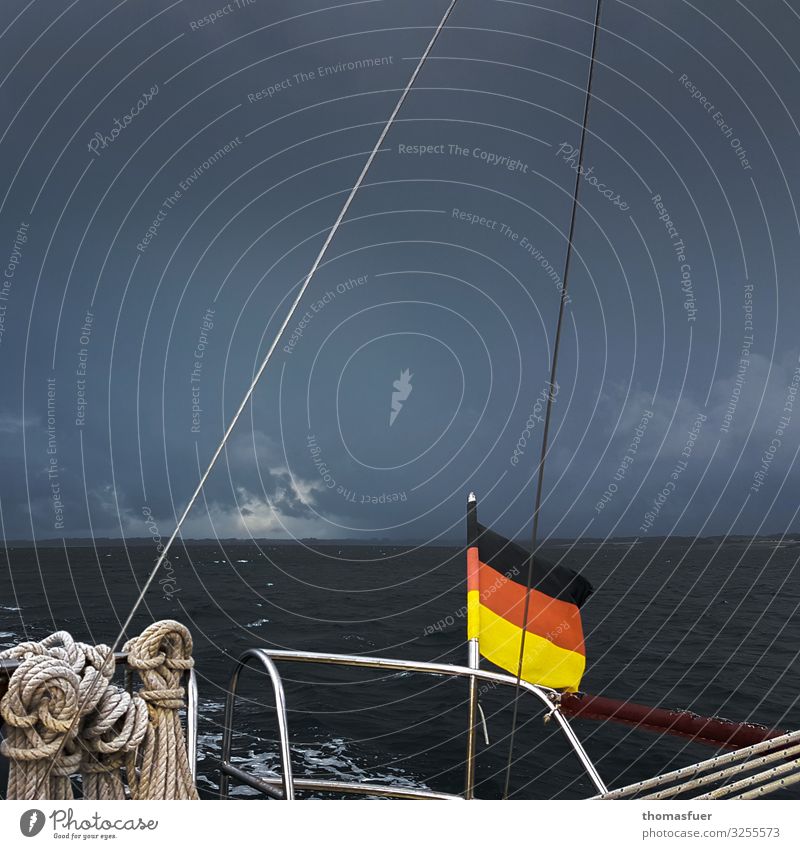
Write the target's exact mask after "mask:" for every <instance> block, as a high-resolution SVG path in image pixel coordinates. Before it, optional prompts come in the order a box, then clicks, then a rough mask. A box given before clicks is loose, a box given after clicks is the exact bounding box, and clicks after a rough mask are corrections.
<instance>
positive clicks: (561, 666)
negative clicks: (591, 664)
mask: <svg viewBox="0 0 800 849" xmlns="http://www.w3.org/2000/svg"><path fill="white" fill-rule="evenodd" d="M530 559H531V555H530V553H529V552H528V551H526V550H525V549H524V548H522V546H519V545H517V544H516V543H515V542H512V541H511V540H508V539H506V538H505V537H502V536H500V535H499V534H496V533H494V532H493V531H490V530H488V529H487V528H485V527H483V525H480V524H478V515H477V501H476V500H475V496H474V495H470V500H469V502H468V504H467V639H469V640H478V645H479V648H480V653H481V654H482V655H483V656H484V657H485V658H486V659H487V660H488V661H490V662H491V663H494V664H495V665H496V666H499V667H501V668H502V669H505V670H506V671H508V672H510V673H512V674H513V675H516V674H517V673H518V671H519V661H520V645H521V643H522V634H523V629H524V630H525V632H526V634H525V646H524V654H523V658H522V678H523V680H525V681H529V682H530V683H532V684H541V685H542V686H544V687H552V688H553V689H557V690H567V691H570V692H574V691H576V690H577V689H578V686H579V685H580V681H581V676H582V675H583V671H584V669H585V667H586V650H585V648H584V644H583V627H582V625H581V614H580V610H579V608H580V606H581V605H582V604H583V602H584V601H586V599H587V598H588V597H589V595H590V594H591V592H592V585H591V584H590V583H589V582H588V581H587V580H586V579H585V578H582V577H581V576H580V575H579V574H578V573H577V572H574V571H572V569H567V568H565V567H563V566H555V565H553V564H552V563H549V562H547V561H546V560H543V559H542V558H539V557H535V558H534V559H533V576H532V581H531V589H528V588H527V581H528V569H529V567H530ZM526 596H529V601H528V610H527V617H526V611H525V599H526Z"/></svg>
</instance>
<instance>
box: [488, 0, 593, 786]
mask: <svg viewBox="0 0 800 849" xmlns="http://www.w3.org/2000/svg"><path fill="white" fill-rule="evenodd" d="M601 5H602V0H597V3H596V6H595V12H594V27H593V30H592V49H591V53H590V57H589V71H588V74H587V80H586V97H585V99H584V102H583V122H582V124H581V140H580V146H579V150H580V153H579V154H578V170H577V171H576V173H575V188H574V190H573V193H572V213H571V215H570V221H569V233H568V235H567V253H566V257H565V258H564V277H563V280H564V286H563V288H562V290H561V299H560V303H559V307H558V320H557V322H556V335H555V339H554V341H553V359H552V363H551V365H550V388H549V392H548V393H547V405H546V407H545V414H544V427H543V428H542V453H541V456H540V458H539V469H538V479H537V481H536V498H535V502H534V508H533V528H532V530H531V553H530V557H529V558H528V580H527V583H526V587H527V592H526V593H525V608H524V611H523V614H522V636H521V639H520V646H519V665H518V667H517V681H516V686H515V688H514V712H513V715H512V719H511V734H510V738H509V743H508V763H507V764H506V771H505V772H506V775H505V784H504V787H503V798H504V799H507V798H508V791H509V785H510V783H511V767H512V765H513V763H514V740H515V736H516V732H517V719H518V710H519V696H520V692H519V691H520V682H521V681H522V660H523V657H524V653H525V636H526V634H527V627H528V613H529V607H530V598H531V583H532V582H533V562H534V553H535V551H536V545H537V542H538V538H539V513H540V512H541V509H542V485H543V482H544V464H545V460H546V459H547V441H548V436H549V434H550V418H551V414H552V411H553V398H554V391H555V387H556V374H557V369H558V349H559V345H560V343H561V328H562V325H563V323H564V305H565V304H566V298H567V287H568V285H569V269H570V264H571V260H572V249H573V244H572V239H573V236H574V235H575V220H576V218H577V212H578V195H579V193H580V182H581V173H582V171H583V152H584V148H585V146H586V130H587V127H588V124H589V105H590V103H591V100H592V81H593V79H594V60H595V55H596V52H597V33H598V31H599V29H600V7H601Z"/></svg>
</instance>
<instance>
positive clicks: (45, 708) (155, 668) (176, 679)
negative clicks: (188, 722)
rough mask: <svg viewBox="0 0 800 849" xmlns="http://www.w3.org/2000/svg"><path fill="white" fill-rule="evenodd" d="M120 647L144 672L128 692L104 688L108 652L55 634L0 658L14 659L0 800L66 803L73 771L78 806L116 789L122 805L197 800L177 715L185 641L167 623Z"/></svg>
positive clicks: (109, 673) (181, 631) (186, 665)
mask: <svg viewBox="0 0 800 849" xmlns="http://www.w3.org/2000/svg"><path fill="white" fill-rule="evenodd" d="M129 645H130V646H131V647H132V650H133V654H134V662H135V663H138V664H139V665H138V666H135V668H136V669H137V670H141V669H142V668H143V667H145V666H149V667H150V668H151V670H152V671H151V674H150V675H149V677H145V676H144V675H143V673H142V672H141V671H140V672H139V674H140V676H141V677H142V680H143V681H144V683H145V687H146V689H145V690H143V691H141V692H140V693H139V694H135V695H131V694H130V693H128V692H127V691H126V690H125V689H123V688H121V687H119V686H117V685H115V684H113V683H112V680H111V679H112V678H113V676H114V671H115V664H114V658H113V656H110V655H111V649H110V647H109V646H106V645H98V646H92V645H87V644H85V643H78V642H75V641H74V640H73V639H72V637H71V636H70V635H69V634H68V633H67V632H65V631H57V632H56V633H54V634H51V635H50V636H48V637H46V638H45V639H43V640H41V641H40V642H25V643H21V644H20V645H18V646H15V647H14V648H11V649H8V650H7V651H4V652H0V660H18V661H20V662H19V665H18V667H17V668H16V670H15V671H14V673H13V675H12V676H11V678H10V680H9V684H8V691H7V692H6V694H5V695H4V696H3V698H2V700H0V715H2V718H3V721H4V723H5V732H4V739H3V741H2V743H0V754H2V755H4V756H5V757H7V758H8V759H9V761H10V767H9V779H8V790H7V798H9V799H72V798H73V787H72V778H73V777H74V776H76V775H78V774H80V775H81V778H82V785H83V787H82V790H83V796H84V798H87V799H125V798H126V786H127V787H128V790H129V795H130V797H131V798H148V799H157V798H171V799H176V798H183V799H189V798H197V792H196V790H195V788H194V784H193V782H192V781H191V773H190V771H189V765H188V758H187V754H186V743H185V740H184V737H183V732H182V728H181V724H180V717H179V715H178V710H179V709H180V708H181V707H183V688H182V687H181V686H180V676H181V673H182V671H185V670H188V669H190V668H191V667H192V659H191V651H192V639H191V636H190V635H189V632H188V631H187V629H186V628H185V627H184V626H183V625H181V624H180V623H179V622H173V621H169V620H168V621H164V622H158V623H155V624H154V625H151V626H150V627H149V628H147V629H146V630H145V631H144V633H143V634H142V635H141V637H137V638H135V639H133V640H131V641H130V642H129ZM165 730H166V733H164V732H165ZM167 747H170V751H166V748H167ZM140 758H141V764H142V765H141V766H137V764H138V761H139V759H140ZM151 764H156V765H157V768H156V771H155V775H156V780H154V774H153V770H152V768H151ZM140 773H141V774H142V775H144V777H145V781H144V782H142V779H141V775H140ZM187 775H188V776H189V780H188V781H187V780H186V776H187ZM162 792H163V793H165V794H167V795H163V796H162V795H159V793H162Z"/></svg>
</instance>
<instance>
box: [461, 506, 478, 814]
mask: <svg viewBox="0 0 800 849" xmlns="http://www.w3.org/2000/svg"><path fill="white" fill-rule="evenodd" d="M477 510H478V499H477V498H476V497H475V493H474V492H470V494H469V497H468V498H467V548H468V549H469V548H472V547H473V546H475V545H477V542H478V540H477V536H478V533H477V531H478V517H477ZM470 568H471V567H470V560H469V555H467V593H469V589H470V581H469V578H470ZM467 616H468V617H469V613H468V614H467ZM468 622H469V619H468ZM480 663H481V654H480V646H479V644H478V638H477V637H472V638H471V639H469V640H467V666H468V667H469V668H470V669H479V668H480ZM477 722H478V679H477V678H475V677H474V676H473V677H470V679H469V717H468V719H467V775H466V781H465V787H464V798H465V799H474V798H475V726H476V725H477Z"/></svg>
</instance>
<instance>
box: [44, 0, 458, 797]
mask: <svg viewBox="0 0 800 849" xmlns="http://www.w3.org/2000/svg"><path fill="white" fill-rule="evenodd" d="M457 2H458V0H450V4H449V6H448V7H447V10H446V11H445V13H444V15H443V16H442V19H441V20H440V21H439V24H438V26H437V27H436V29H435V30H434V32H433V35H432V36H431V39H430V41H429V42H428V46H427V47H426V48H425V50H424V51H423V53H422V55H421V56H420V58H419V61H418V62H417V66H416V68H415V69H414V73H412V74H411V77H410V78H409V80H408V82H407V83H406V86H405V88H404V89H403V92H402V94H401V95H400V97H399V98H398V100H397V104H396V105H395V107H394V109H393V110H392V113H391V115H390V116H389V119H388V120H387V122H386V124H385V125H384V127H383V130H382V131H381V134H380V135H379V136H378V140H377V141H376V142H375V146H374V147H373V148H372V152H371V153H370V155H369V157H368V158H367V161H366V163H365V164H364V167H363V168H362V169H361V173H360V174H359V175H358V179H357V180H356V182H355V183H354V184H353V188H352V189H351V190H350V193H349V194H348V196H347V200H345V202H344V205H343V206H342V209H341V211H340V212H339V215H338V217H337V218H336V221H335V222H334V224H333V226H332V227H331V229H330V230H329V232H328V235H327V237H326V238H325V241H324V242H323V244H322V247H321V248H320V250H319V253H318V254H317V258H316V259H315V260H314V264H313V265H312V266H311V269H310V271H309V272H308V274H307V275H306V278H305V280H304V281H303V285H302V286H301V287H300V290H299V291H298V293H297V296H296V297H295V299H294V301H293V302H292V306H291V308H290V310H289V312H288V313H287V314H286V318H284V320H283V322H282V324H281V326H280V328H279V330H278V332H277V333H276V334H275V338H274V339H273V340H272V344H271V345H270V347H269V350H268V351H267V353H266V356H265V357H264V359H263V360H262V362H261V365H260V366H259V368H258V371H257V372H256V373H255V376H254V377H253V380H252V382H251V384H250V387H249V388H248V390H247V392H246V393H245V395H244V398H242V401H241V403H240V404H239V407H238V408H237V410H236V412H235V413H234V415H233V418H232V419H231V421H230V424H229V425H228V427H227V428H226V430H225V433H224V434H223V436H222V441H221V442H220V443H219V446H218V447H217V450H216V451H215V452H214V454H213V455H212V457H211V460H210V461H209V464H208V467H207V468H206V470H205V472H204V473H203V476H202V477H201V478H200V480H199V482H198V484H197V487H196V488H195V490H194V492H193V493H192V496H191V498H190V499H189V501H188V502H187V504H186V507H185V508H184V510H183V512H182V513H181V516H180V518H179V519H178V523H177V524H176V525H175V530H174V531H173V532H172V535H171V536H170V538H169V540H168V541H167V544H166V545H165V546H164V548H163V549H162V551H161V554H160V555H159V557H158V560H156V564H155V566H154V567H153V569H152V570H151V572H150V575H149V576H148V578H147V580H146V581H145V583H144V586H143V587H142V589H141V592H140V593H139V596H138V598H137V599H136V601H135V602H134V605H133V607H132V608H131V611H130V613H129V614H128V617H127V618H126V619H125V622H124V623H123V625H122V627H121V628H120V631H119V634H118V635H117V638H116V639H115V640H114V644H113V645H112V646H111V651H110V652H109V658H110V659H111V660H112V661H113V657H114V652H115V651H116V650H117V649H118V648H119V645H120V643H121V642H122V640H123V638H124V636H125V634H126V632H127V630H128V628H129V626H130V624H131V622H132V621H133V617H134V616H135V615H136V613H137V611H138V610H139V607H140V606H141V604H142V602H143V601H144V598H145V596H146V595H147V591H148V590H149V589H150V586H151V585H152V583H153V581H154V580H155V577H156V575H157V574H158V571H159V570H160V569H161V566H162V564H163V563H164V561H165V560H166V559H167V555H168V554H169V551H170V549H171V548H172V544H173V543H174V542H175V540H176V539H177V537H178V534H179V533H180V530H181V527H182V526H183V523H184V522H185V521H186V517H187V516H188V515H189V513H190V512H191V510H192V508H193V507H194V504H195V502H196V501H197V498H198V496H199V495H200V493H201V492H202V490H203V486H204V485H205V482H206V480H207V479H208V477H209V475H210V474H211V472H212V470H213V469H214V466H215V465H216V463H217V460H218V459H219V457H220V455H221V454H222V452H223V451H224V450H225V446H226V444H227V442H228V438H229V437H230V435H231V433H232V432H233V430H234V428H235V427H236V424H237V422H238V421H239V418H240V416H241V415H242V413H243V412H244V410H245V408H246V407H247V405H248V403H249V402H250V399H251V398H252V397H253V392H254V391H255V388H256V386H257V385H258V382H259V380H260V379H261V376H262V375H263V374H264V371H265V370H266V368H267V365H268V364H269V362H270V360H271V359H272V354H273V353H274V351H275V349H276V348H277V347H278V343H279V342H280V339H281V337H282V336H283V333H284V331H285V330H286V328H287V327H288V326H289V322H290V321H291V320H292V316H293V315H294V314H295V312H296V311H297V307H298V306H299V305H300V302H301V300H302V299H303V295H304V294H305V292H306V289H308V286H309V284H310V283H311V280H312V279H313V277H314V275H315V274H316V272H317V269H318V268H319V267H320V265H321V263H322V260H323V258H324V256H325V254H326V253H327V251H328V248H329V247H330V244H331V242H332V241H333V239H334V237H335V235H336V231H337V230H338V229H339V226H340V225H341V223H342V221H344V218H345V216H346V215H347V212H348V210H349V209H350V205H351V203H352V202H353V199H354V198H355V196H356V194H357V192H358V190H359V189H360V188H361V184H362V183H363V182H364V178H365V177H366V176H367V172H368V171H369V169H370V166H371V165H372V163H373V161H374V160H375V157H376V156H377V155H378V153H379V152H380V148H381V145H382V144H383V142H384V140H385V139H386V136H387V135H388V134H389V130H391V128H392V124H393V123H394V120H395V118H396V117H397V115H398V113H399V112H400V110H401V109H402V107H403V104H404V103H405V101H406V98H407V97H408V94H409V92H410V91H411V89H412V88H413V86H414V83H415V82H416V79H417V77H418V76H419V73H420V71H421V70H422V67H423V65H424V64H425V61H426V60H427V58H428V56H429V55H430V53H431V51H432V50H433V47H434V45H435V44H436V42H437V40H438V38H439V35H440V34H441V32H442V30H443V29H444V27H445V25H446V24H447V21H448V19H449V18H450V15H451V13H452V11H453V9H454V8H455V6H456V3H457ZM82 707H83V705H81V706H79V709H78V710H77V711H76V713H75V718H74V719H73V721H72V724H71V725H70V728H69V729H68V730H67V732H66V733H65V734H64V737H63V738H62V741H61V745H60V746H59V748H58V751H57V752H56V753H55V754H54V756H53V758H52V759H51V761H50V766H49V768H48V770H47V773H46V775H45V776H44V778H43V779H42V780H44V781H46V780H48V779H49V776H50V772H51V770H52V768H53V764H54V762H55V759H56V758H57V757H58V756H59V755H60V754H61V751H62V750H63V748H64V744H65V743H66V741H67V738H68V737H69V736H70V735H71V734H72V732H73V731H74V728H75V725H76V723H77V721H78V717H79V716H80V713H81V710H80V708H82Z"/></svg>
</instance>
